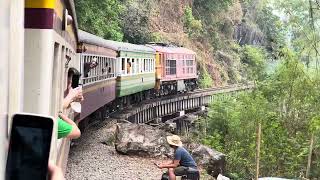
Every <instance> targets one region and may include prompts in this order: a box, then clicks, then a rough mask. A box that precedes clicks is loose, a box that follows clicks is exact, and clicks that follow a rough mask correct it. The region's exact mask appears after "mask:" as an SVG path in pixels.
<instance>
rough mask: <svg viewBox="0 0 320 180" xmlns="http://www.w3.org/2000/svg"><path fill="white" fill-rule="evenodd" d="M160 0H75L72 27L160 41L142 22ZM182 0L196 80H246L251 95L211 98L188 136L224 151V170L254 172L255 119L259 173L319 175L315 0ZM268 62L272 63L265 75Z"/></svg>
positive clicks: (319, 15)
mask: <svg viewBox="0 0 320 180" xmlns="http://www.w3.org/2000/svg"><path fill="white" fill-rule="evenodd" d="M159 2H160V1H157V0H77V1H75V3H76V10H77V15H78V21H79V27H80V28H81V29H83V30H86V31H89V32H91V33H94V34H96V35H99V36H101V37H104V38H106V39H112V40H118V41H128V42H132V43H146V42H149V41H160V40H164V39H166V37H165V36H163V35H162V34H163V32H161V31H159V32H154V29H153V30H152V31H151V29H150V21H151V22H152V20H153V19H152V17H153V14H152V13H154V12H155V11H151V9H152V8H154V7H155V6H156V4H157V3H159ZM166 2H168V3H169V2H176V1H175V0H171V1H166ZM187 2H189V3H188V4H187V5H186V6H185V7H184V11H183V16H182V18H181V19H180V20H179V21H181V22H182V23H183V30H184V33H185V34H186V35H187V36H188V38H189V40H190V42H198V44H201V45H203V47H201V48H199V49H200V50H201V51H200V50H199V51H197V53H198V55H199V57H198V60H199V65H198V67H199V68H198V69H199V70H200V72H201V74H200V78H199V79H200V82H199V84H200V86H201V87H210V86H212V85H217V84H219V83H220V84H219V85H223V83H243V82H253V83H254V84H255V88H254V89H253V90H252V91H251V92H244V93H242V94H240V95H238V96H237V97H230V98H227V99H224V100H219V99H217V100H216V102H214V103H213V104H212V105H211V106H210V108H209V112H208V116H206V117H203V118H202V119H201V121H199V124H198V126H197V132H195V134H194V136H193V138H195V139H197V140H201V141H202V142H203V143H204V144H206V145H209V146H210V147H212V148H214V149H217V150H218V151H221V152H223V153H225V154H226V156H227V172H226V173H227V176H229V177H230V178H231V179H244V180H247V179H252V178H255V176H256V165H257V158H256V155H257V151H256V148H257V141H256V140H257V132H258V131H257V129H259V126H260V127H261V142H260V144H261V147H260V152H259V154H260V159H258V161H259V164H260V166H259V176H260V177H265V176H268V177H270V176H275V177H286V178H299V177H307V178H310V179H312V178H313V179H319V178H320V93H319V91H320V74H319V60H320V1H319V0H189V1H187ZM177 3H179V2H178V1H177ZM237 4H240V5H241V7H240V9H239V8H235V7H236V6H235V5H237ZM164 8H166V7H158V8H156V9H158V10H159V9H160V10H159V11H161V10H163V9H164ZM165 10H167V9H165ZM236 10H237V11H236ZM172 11H174V10H172ZM238 11H239V12H238ZM233 12H235V14H236V16H237V15H238V16H240V17H239V19H238V20H237V18H238V17H236V16H235V17H231V15H230V14H231V13H233ZM244 34H247V35H249V36H245V35H244ZM167 39H169V38H167ZM197 48H198V47H197ZM204 50H205V51H207V52H208V53H207V54H204V55H202V54H201V52H202V51H204ZM204 57H205V58H204ZM208 57H210V58H208ZM270 62H276V64H278V65H277V66H276V67H275V68H273V70H272V71H271V72H270V71H267V67H268V65H269V64H270ZM216 72H217V73H216ZM215 73H216V74H215ZM218 82H219V83H218Z"/></svg>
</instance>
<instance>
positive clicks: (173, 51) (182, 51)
mask: <svg viewBox="0 0 320 180" xmlns="http://www.w3.org/2000/svg"><path fill="white" fill-rule="evenodd" d="M147 46H149V47H151V48H153V49H154V50H156V51H158V52H163V53H170V54H193V55H195V54H196V53H195V52H194V51H192V50H190V49H187V48H184V47H176V46H161V45H153V44H149V45H147Z"/></svg>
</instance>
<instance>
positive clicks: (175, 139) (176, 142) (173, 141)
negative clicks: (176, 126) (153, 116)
mask: <svg viewBox="0 0 320 180" xmlns="http://www.w3.org/2000/svg"><path fill="white" fill-rule="evenodd" d="M167 141H168V143H169V144H170V145H173V146H182V142H181V139H180V137H179V136H177V135H172V136H167Z"/></svg>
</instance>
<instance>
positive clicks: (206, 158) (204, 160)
mask: <svg viewBox="0 0 320 180" xmlns="http://www.w3.org/2000/svg"><path fill="white" fill-rule="evenodd" d="M188 149H189V150H190V153H191V154H192V157H193V158H194V160H195V161H196V162H197V165H198V166H201V167H204V168H205V169H206V170H207V172H208V174H210V175H211V176H213V177H217V176H218V175H219V173H223V172H224V171H225V164H226V162H225V155H224V154H222V153H220V152H218V151H215V150H213V149H210V148H209V147H207V146H204V145H199V144H190V145H189V146H188Z"/></svg>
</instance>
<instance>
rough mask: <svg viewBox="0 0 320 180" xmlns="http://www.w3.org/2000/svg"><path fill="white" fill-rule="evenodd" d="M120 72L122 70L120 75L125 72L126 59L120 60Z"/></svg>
mask: <svg viewBox="0 0 320 180" xmlns="http://www.w3.org/2000/svg"><path fill="white" fill-rule="evenodd" d="M121 70H122V73H124V72H125V70H126V59H125V58H122V61H121Z"/></svg>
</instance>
